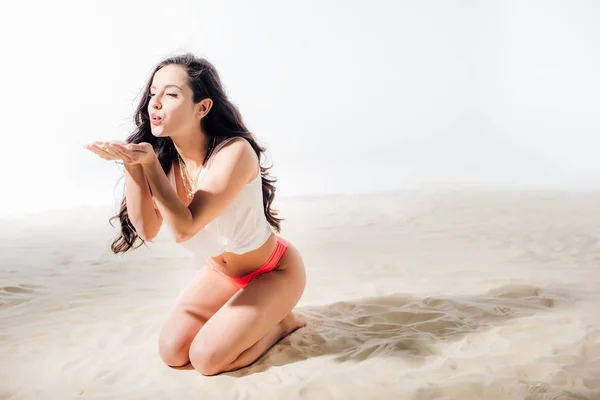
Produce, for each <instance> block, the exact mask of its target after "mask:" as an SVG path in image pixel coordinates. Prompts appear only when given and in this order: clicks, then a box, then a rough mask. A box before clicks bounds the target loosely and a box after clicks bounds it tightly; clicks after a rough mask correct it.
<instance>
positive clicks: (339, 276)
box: [0, 190, 600, 400]
mask: <svg viewBox="0 0 600 400" xmlns="http://www.w3.org/2000/svg"><path fill="white" fill-rule="evenodd" d="M277 206H278V208H279V209H280V210H281V213H282V215H283V216H284V217H285V218H286V221H285V222H284V224H283V232H282V233H283V235H284V236H285V237H287V238H288V239H289V240H290V241H292V242H293V243H294V244H295V245H296V246H297V247H298V248H299V249H300V250H301V252H302V254H303V256H304V260H305V262H306V265H307V273H308V284H307V287H306V290H305V293H304V296H303V297H302V299H301V301H300V303H299V304H298V307H297V308H296V311H297V312H298V313H300V314H302V315H304V316H306V318H307V320H308V325H307V326H306V327H305V328H302V329H300V330H298V331H296V332H295V333H293V334H292V335H291V336H289V337H287V338H285V339H283V340H282V341H281V342H279V343H278V344H277V345H275V346H274V347H272V348H271V349H270V351H269V352H268V353H267V354H266V355H264V356H263V357H262V358H260V359H259V360H258V361H257V362H256V363H255V364H253V365H252V366H250V367H248V368H244V369H241V370H239V371H235V372H232V373H225V374H221V375H218V376H214V377H205V376H202V375H200V374H199V373H197V372H195V371H193V370H189V369H184V370H177V369H171V368H169V367H166V366H165V365H164V364H162V362H161V360H160V358H159V356H158V351H157V338H158V332H159V329H160V327H161V324H162V321H163V319H164V318H165V317H166V313H167V312H168V310H169V308H170V307H171V306H172V304H173V301H174V300H175V298H176V296H177V295H178V294H179V291H180V290H182V289H183V287H184V286H185V285H186V282H187V281H189V279H191V277H192V276H193V274H194V272H195V270H194V269H193V268H192V267H191V264H190V261H189V255H188V253H187V252H186V251H185V250H184V249H182V248H180V247H178V246H177V245H176V244H175V243H173V242H172V240H171V238H170V236H169V234H168V232H163V233H161V234H160V236H159V237H158V238H157V239H156V240H155V242H154V243H152V244H150V245H149V246H148V248H139V249H137V250H136V251H134V252H132V253H130V254H126V255H124V256H115V255H113V254H112V253H111V252H110V250H109V247H108V243H109V241H110V239H111V238H112V235H113V234H114V230H113V228H111V227H110V226H109V225H108V223H107V216H108V215H110V213H111V212H112V208H111V209H73V210H69V211H61V212H53V213H40V214H37V215H31V216H28V217H21V218H15V219H4V220H3V221H2V230H1V232H0V235H1V239H2V240H1V242H0V246H1V251H0V313H1V314H0V326H1V330H0V351H1V357H0V399H284V398H285V399H345V400H346V399H414V400H417V399H423V400H425V399H490V400H496V399H498V400H499V399H503V400H504V399H506V400H508V399H528V400H535V399H600V265H599V263H600V240H599V239H600V212H599V211H600V193H591V192H560V191H555V192H551V191H548V192H529V193H526V192H508V191H474V190H444V191H441V190H426V191H421V192H413V193H404V194H385V195H368V196H367V195H364V196H337V197H324V198H304V199H284V200H279V201H278V203H277Z"/></svg>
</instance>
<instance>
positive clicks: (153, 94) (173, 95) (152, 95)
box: [148, 93, 177, 97]
mask: <svg viewBox="0 0 600 400" xmlns="http://www.w3.org/2000/svg"><path fill="white" fill-rule="evenodd" d="M154 96H156V94H155V93H150V94H148V97H154ZM167 96H171V97H177V93H167Z"/></svg>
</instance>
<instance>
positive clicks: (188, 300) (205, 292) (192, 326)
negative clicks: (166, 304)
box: [159, 265, 239, 366]
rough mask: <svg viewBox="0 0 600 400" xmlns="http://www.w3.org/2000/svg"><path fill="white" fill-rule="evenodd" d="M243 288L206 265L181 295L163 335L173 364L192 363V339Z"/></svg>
mask: <svg viewBox="0 0 600 400" xmlns="http://www.w3.org/2000/svg"><path fill="white" fill-rule="evenodd" d="M238 290H239V289H238V288H237V287H236V286H235V285H234V284H233V283H232V282H231V281H229V280H228V279H227V278H226V277H224V276H223V275H221V274H220V273H218V272H217V271H215V270H214V269H213V268H212V267H211V266H210V265H205V266H204V267H202V269H200V271H198V273H197V274H196V276H195V277H194V278H193V280H192V282H190V284H189V285H188V286H187V287H186V288H185V289H184V290H183V292H182V293H181V295H180V296H179V297H178V298H177V300H176V302H175V305H174V307H173V308H172V310H171V312H170V313H169V315H168V317H167V318H166V321H165V322H164V325H163V328H162V330H161V332H160V337H159V353H160V356H161V358H162V360H163V361H164V362H165V363H166V364H168V365H171V366H182V365H185V364H188V363H189V349H190V345H191V343H192V340H193V339H194V337H195V336H196V334H197V333H198V331H199V330H200V328H202V326H203V325H204V324H205V323H206V321H208V320H209V319H210V318H211V317H212V316H213V315H214V314H215V313H216V312H217V311H218V310H219V309H220V308H221V307H223V305H224V304H225V303H226V302H227V301H228V300H229V299H231V297H232V296H233V295H234V294H235V293H236V292H237V291H238Z"/></svg>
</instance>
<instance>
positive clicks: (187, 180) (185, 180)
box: [177, 136, 216, 199]
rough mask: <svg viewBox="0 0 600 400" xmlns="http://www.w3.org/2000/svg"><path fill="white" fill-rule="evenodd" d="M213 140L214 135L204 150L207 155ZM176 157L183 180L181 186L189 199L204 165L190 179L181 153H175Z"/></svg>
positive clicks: (213, 142) (213, 143)
mask: <svg viewBox="0 0 600 400" xmlns="http://www.w3.org/2000/svg"><path fill="white" fill-rule="evenodd" d="M215 141H216V137H215V136H213V140H212V142H211V144H210V146H209V147H208V150H207V152H206V154H207V155H209V154H210V151H211V150H212V148H213V147H214V145H215ZM177 158H178V160H179V171H180V172H181V180H182V182H183V187H184V188H185V192H186V195H187V197H188V199H191V198H193V197H194V193H195V192H196V185H197V184H198V178H200V173H201V172H202V168H203V167H204V166H202V168H200V170H199V171H198V175H197V176H196V179H192V177H191V176H190V173H189V171H188V169H187V167H186V166H185V162H184V161H183V159H182V158H181V155H180V154H179V153H177ZM192 184H193V187H192Z"/></svg>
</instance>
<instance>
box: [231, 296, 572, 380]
mask: <svg viewBox="0 0 600 400" xmlns="http://www.w3.org/2000/svg"><path fill="white" fill-rule="evenodd" d="M569 297H570V296H568V295H567V290H565V289H559V288H554V289H552V288H540V287H536V286H531V285H506V286H502V287H499V288H496V289H493V290H490V291H489V292H488V293H486V294H481V295H474V296H465V297H457V296H439V297H438V296H433V297H427V298H417V297H414V296H407V295H403V294H393V295H388V296H382V297H369V298H362V299H357V300H353V301H343V302H338V303H333V304H329V305H324V306H316V307H315V306H310V307H303V308H297V309H296V310H294V311H295V312H297V313H298V314H301V315H303V316H305V317H306V319H307V322H308V324H307V326H306V327H304V328H301V329H299V330H297V331H296V332H294V333H292V334H291V335H289V336H288V337H286V338H284V339H282V340H281V341H279V342H278V343H277V344H275V345H274V346H273V347H271V349H269V351H268V352H267V353H266V354H265V355H263V356H262V357H261V358H259V359H258V360H257V361H256V362H254V363H253V364H251V365H250V366H248V367H245V368H242V369H240V370H237V371H232V372H228V373H224V374H223V375H229V376H233V377H241V376H246V375H250V374H254V373H257V372H263V371H265V370H267V369H269V368H270V367H274V366H282V365H285V364H290V363H293V362H298V361H302V360H306V359H308V358H311V357H320V356H326V355H327V356H331V355H334V356H335V357H334V360H336V361H339V362H346V361H363V360H365V359H367V358H370V357H374V356H377V355H378V354H379V353H384V354H386V355H387V356H390V355H392V356H400V357H414V356H419V357H418V358H420V359H422V358H423V356H430V355H431V356H434V355H436V354H437V350H436V347H437V346H439V345H440V344H442V343H447V342H449V341H456V340H459V339H461V338H463V337H465V336H466V335H469V334H472V333H475V332H478V331H484V330H486V329H489V328H491V327H494V326H501V325H503V324H504V323H505V322H507V321H508V320H511V319H515V318H523V317H528V316H531V315H534V314H537V313H540V312H547V311H549V310H550V309H551V308H552V307H554V306H555V304H556V302H557V301H560V302H561V301H563V300H566V299H568V298H569Z"/></svg>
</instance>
